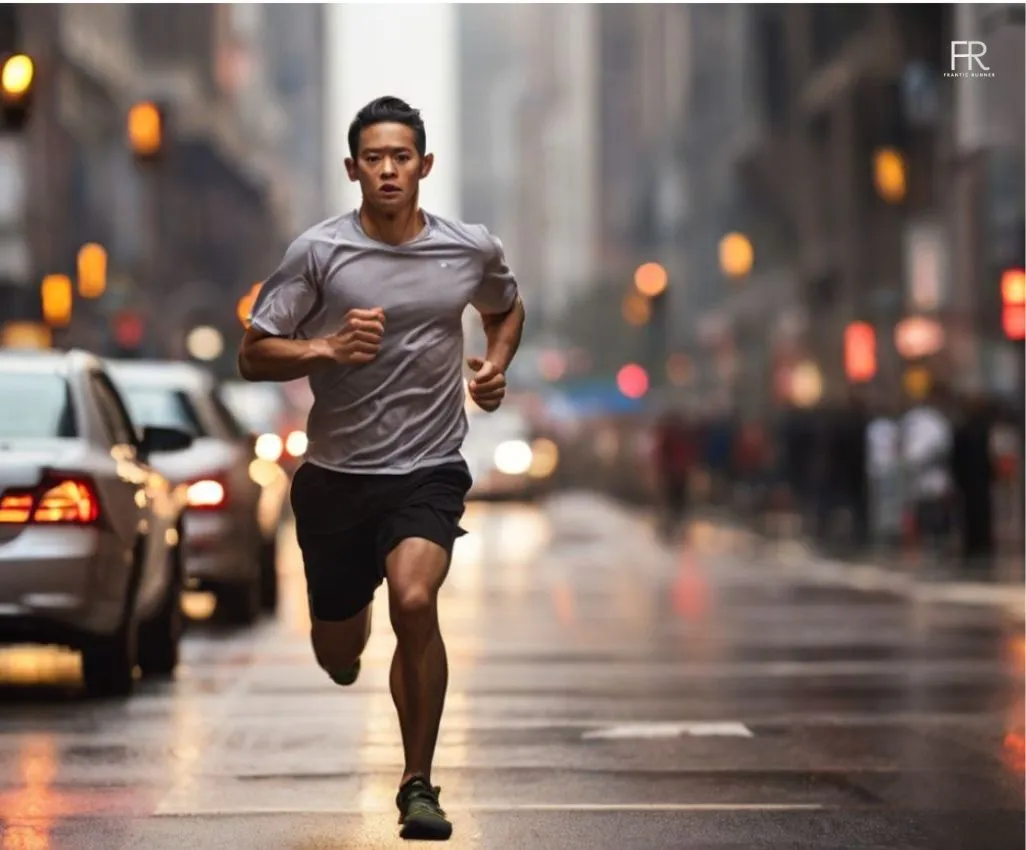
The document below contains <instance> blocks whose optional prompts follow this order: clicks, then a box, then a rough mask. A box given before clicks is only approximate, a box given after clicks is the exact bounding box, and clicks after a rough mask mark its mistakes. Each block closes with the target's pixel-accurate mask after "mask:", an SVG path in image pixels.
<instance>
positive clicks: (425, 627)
mask: <svg viewBox="0 0 1026 850" xmlns="http://www.w3.org/2000/svg"><path fill="white" fill-rule="evenodd" d="M389 611H390V613H391V619H392V626H393V628H394V629H395V633H396V637H398V638H399V639H400V640H402V639H404V638H413V639H416V638H421V637H425V636H427V635H429V634H430V632H431V630H432V629H433V628H435V626H436V623H437V596H436V594H435V592H434V591H433V590H432V589H431V588H430V587H429V586H427V585H425V584H419V583H418V584H411V585H408V586H405V587H400V588H397V589H396V590H395V591H393V593H392V596H391V599H390V605H389Z"/></svg>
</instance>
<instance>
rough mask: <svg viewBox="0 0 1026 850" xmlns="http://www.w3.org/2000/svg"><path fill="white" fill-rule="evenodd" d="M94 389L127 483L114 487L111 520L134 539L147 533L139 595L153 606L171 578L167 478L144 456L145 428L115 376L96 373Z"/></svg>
mask: <svg viewBox="0 0 1026 850" xmlns="http://www.w3.org/2000/svg"><path fill="white" fill-rule="evenodd" d="M90 384H91V388H92V391H93V393H94V395H95V397H96V399H97V403H98V405H99V410H100V418H101V419H102V420H103V424H104V428H105V429H106V430H107V432H108V435H109V437H110V441H111V444H112V446H113V448H112V449H111V454H112V455H113V456H114V460H115V463H116V464H117V479H116V480H117V481H118V482H119V483H120V485H121V486H117V487H115V488H113V490H112V493H111V499H112V504H111V514H112V517H111V520H112V522H113V523H115V524H116V525H117V526H118V531H119V534H120V535H121V536H122V537H125V538H126V539H128V540H129V541H131V542H130V545H133V544H134V542H135V540H137V539H140V538H141V539H142V540H143V545H144V547H145V549H144V555H143V563H142V568H143V571H142V575H141V576H140V580H141V583H140V587H139V598H140V601H141V603H142V607H144V608H149V607H150V604H151V603H152V602H153V601H154V600H155V599H158V598H159V596H160V593H161V591H162V590H163V588H164V581H165V579H166V575H165V573H166V570H165V564H166V551H167V549H166V547H167V541H166V540H165V539H164V535H165V533H166V531H167V528H166V524H167V519H168V517H167V516H161V515H160V513H158V511H156V510H155V506H156V505H157V504H158V503H159V501H160V500H161V499H162V498H163V497H164V496H165V495H166V494H165V493H161V492H160V489H161V487H162V486H163V487H165V489H166V482H165V481H164V479H163V478H162V477H161V476H158V475H155V474H154V473H153V470H151V469H150V468H149V467H148V466H147V465H145V464H144V463H142V462H141V461H140V460H139V457H138V442H139V434H138V431H137V429H136V427H135V425H134V424H133V423H132V420H131V419H130V417H129V415H128V411H127V410H126V409H125V405H124V403H123V402H122V401H121V396H120V395H119V394H118V391H117V390H116V389H115V387H114V385H113V383H112V382H111V380H110V378H109V377H108V376H107V375H106V374H104V373H103V372H100V371H96V372H93V373H92V374H91V375H90Z"/></svg>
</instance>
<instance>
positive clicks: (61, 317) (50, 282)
mask: <svg viewBox="0 0 1026 850" xmlns="http://www.w3.org/2000/svg"><path fill="white" fill-rule="evenodd" d="M39 295H40V298H41V299H42V302H43V319H44V321H45V322H46V323H47V324H48V325H50V326H51V327H63V326H65V325H67V324H68V323H69V322H70V321H71V302H72V292H71V278H69V277H68V276H67V275H65V274H48V275H47V276H46V277H44V278H43V283H42V286H41V287H40V290H39Z"/></svg>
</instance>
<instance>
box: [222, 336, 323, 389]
mask: <svg viewBox="0 0 1026 850" xmlns="http://www.w3.org/2000/svg"><path fill="white" fill-rule="evenodd" d="M330 361H331V356H330V352H328V350H327V346H326V345H325V344H324V340H321V339H283V338H281V337H273V336H261V337H257V338H253V337H250V336H249V335H248V334H247V336H246V338H245V339H243V342H242V347H241V348H240V349H239V374H240V375H241V376H242V377H243V378H245V379H246V380H247V381H275V382H279V381H294V380H296V379H297V378H305V377H307V376H308V375H309V374H310V373H311V372H313V371H314V370H316V369H318V368H320V367H321V366H323V365H325V364H326V363H328V362H330Z"/></svg>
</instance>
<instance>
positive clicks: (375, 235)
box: [360, 198, 426, 245]
mask: <svg viewBox="0 0 1026 850" xmlns="http://www.w3.org/2000/svg"><path fill="white" fill-rule="evenodd" d="M425 224H426V222H425V220H424V215H423V213H422V212H421V211H420V206H419V205H418V204H417V199H416V198H414V200H413V203H412V204H410V205H409V206H408V207H406V208H405V209H402V210H396V211H395V212H381V211H379V210H376V209H374V208H373V207H371V206H370V205H369V204H367V202H366V201H364V202H363V204H361V205H360V225H361V226H362V227H363V232H364V233H366V234H367V235H368V236H370V237H371V239H377V240H378V241H380V242H384V243H385V244H386V245H401V244H402V243H403V242H409V241H410V240H411V239H413V238H415V237H416V236H417V235H418V234H419V233H420V232H421V231H422V230H423V229H424V226H425Z"/></svg>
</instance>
